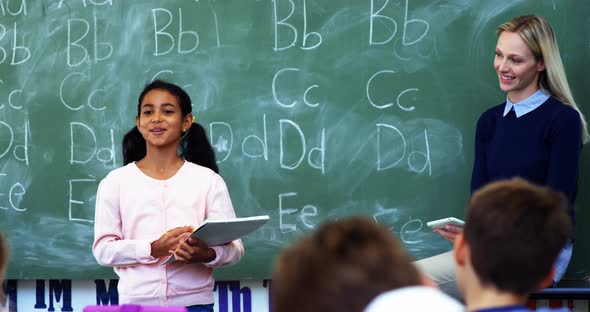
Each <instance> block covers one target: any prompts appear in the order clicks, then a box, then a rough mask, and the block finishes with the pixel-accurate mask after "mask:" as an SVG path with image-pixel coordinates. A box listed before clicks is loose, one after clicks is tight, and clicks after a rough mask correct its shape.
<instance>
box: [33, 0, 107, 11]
mask: <svg viewBox="0 0 590 312" xmlns="http://www.w3.org/2000/svg"><path fill="white" fill-rule="evenodd" d="M23 1H24V0H23ZM113 1H114V0H104V1H102V2H99V1H95V0H88V2H90V4H93V5H95V6H102V5H107V4H108V5H110V6H113ZM63 2H64V0H60V1H59V4H58V5H57V8H58V9H59V8H61V5H62V4H63ZM69 2H82V5H83V6H84V7H86V6H87V2H86V0H70V1H69Z"/></svg>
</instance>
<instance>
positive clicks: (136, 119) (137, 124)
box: [135, 116, 139, 129]
mask: <svg viewBox="0 0 590 312" xmlns="http://www.w3.org/2000/svg"><path fill="white" fill-rule="evenodd" d="M135 125H136V126H137V129H139V116H135Z"/></svg>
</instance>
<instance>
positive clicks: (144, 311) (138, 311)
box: [84, 304, 187, 312]
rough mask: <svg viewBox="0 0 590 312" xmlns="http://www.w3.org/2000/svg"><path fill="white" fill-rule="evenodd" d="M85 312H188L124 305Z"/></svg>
mask: <svg viewBox="0 0 590 312" xmlns="http://www.w3.org/2000/svg"><path fill="white" fill-rule="evenodd" d="M84 312H187V310H186V308H184V307H158V306H140V305H135V304H124V305H120V306H100V305H98V306H88V307H85V308H84Z"/></svg>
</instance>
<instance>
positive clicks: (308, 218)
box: [278, 192, 318, 234]
mask: <svg viewBox="0 0 590 312" xmlns="http://www.w3.org/2000/svg"><path fill="white" fill-rule="evenodd" d="M295 196H297V192H288V193H281V194H279V207H278V208H279V229H280V230H281V233H283V234H286V233H290V232H294V231H296V230H297V224H293V223H287V221H286V220H284V218H285V217H286V216H289V215H293V214H295V215H297V212H298V211H299V209H298V208H291V207H288V208H285V207H283V205H284V203H283V201H285V200H286V198H289V197H295ZM317 216H318V208H317V207H316V206H314V205H309V204H307V205H304V206H303V207H302V208H301V211H300V212H299V213H298V217H299V220H300V221H301V223H302V224H303V225H304V227H305V228H307V229H308V230H309V229H313V228H314V227H315V226H316V224H317V222H318V221H317V220H315V217H317Z"/></svg>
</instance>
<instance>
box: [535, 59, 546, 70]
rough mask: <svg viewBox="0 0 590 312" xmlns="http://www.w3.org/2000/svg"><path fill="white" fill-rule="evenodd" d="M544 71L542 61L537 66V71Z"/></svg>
mask: <svg viewBox="0 0 590 312" xmlns="http://www.w3.org/2000/svg"><path fill="white" fill-rule="evenodd" d="M544 70H545V62H544V61H543V60H540V61H539V63H538V64H537V71H539V72H541V71H544Z"/></svg>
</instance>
